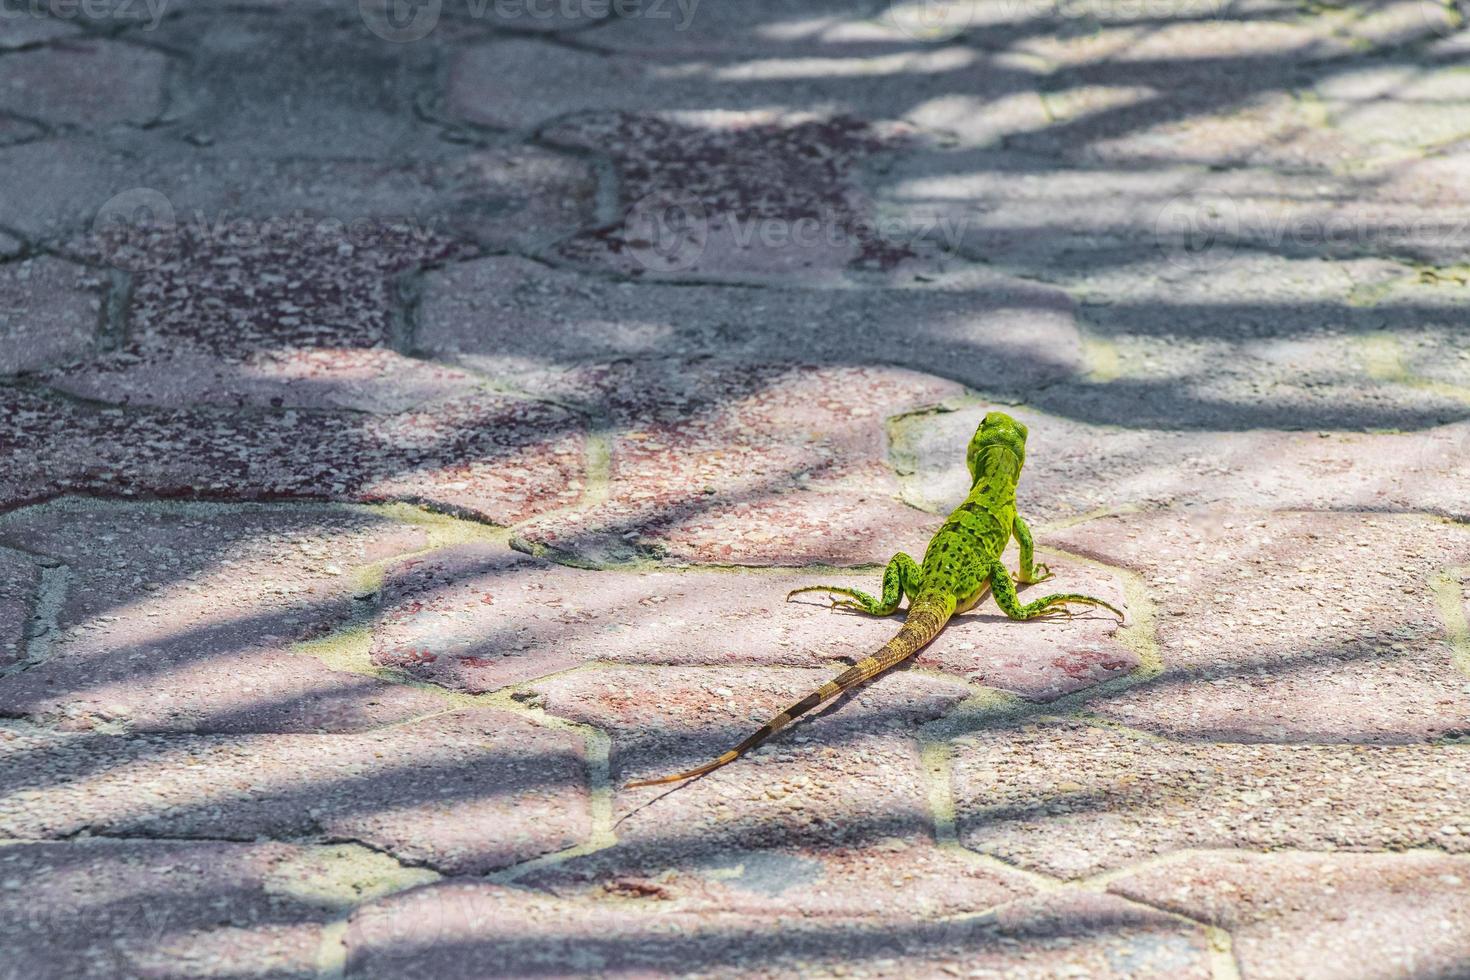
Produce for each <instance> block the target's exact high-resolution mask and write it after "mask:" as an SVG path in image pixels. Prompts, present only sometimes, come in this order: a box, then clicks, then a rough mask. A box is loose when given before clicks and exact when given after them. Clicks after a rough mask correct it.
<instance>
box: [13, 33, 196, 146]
mask: <svg viewBox="0 0 1470 980" xmlns="http://www.w3.org/2000/svg"><path fill="white" fill-rule="evenodd" d="M5 16H6V19H7V20H9V19H11V18H12V17H13V16H14V14H13V13H10V12H7V13H6V15H5ZM21 19H22V20H25V19H26V18H25V17H23V16H22V17H21ZM167 65H168V59H167V58H166V57H165V56H164V55H163V54H162V53H161V52H159V51H157V50H155V49H152V48H145V47H140V46H137V45H132V44H124V43H122V42H120V41H112V40H106V39H101V38H87V39H81V38H69V39H67V40H66V41H65V42H62V43H58V44H52V45H49V46H47V47H41V48H34V49H31V50H24V51H16V52H12V53H9V54H7V55H5V56H4V57H3V58H0V110H6V111H9V112H14V113H17V114H19V115H24V116H28V117H32V118H36V119H40V120H42V121H44V122H46V123H48V124H51V125H68V126H83V127H103V126H110V125H116V124H130V125H134V126H141V125H144V124H146V123H150V122H152V121H153V120H155V119H156V118H157V117H158V116H159V114H160V113H161V112H162V111H163V80H164V73H165V71H166V70H167Z"/></svg>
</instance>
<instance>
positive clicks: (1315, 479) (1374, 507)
mask: <svg viewBox="0 0 1470 980" xmlns="http://www.w3.org/2000/svg"><path fill="white" fill-rule="evenodd" d="M992 408H1000V409H1003V410H1005V411H1007V412H1009V413H1011V414H1012V415H1014V416H1015V417H1016V418H1017V419H1019V420H1021V421H1022V422H1024V423H1026V425H1027V426H1028V428H1029V429H1030V436H1029V439H1028V442H1027V451H1026V467H1025V470H1024V471H1023V472H1022V474H1021V485H1020V488H1019V491H1018V495H1017V500H1018V503H1019V505H1020V510H1021V514H1022V515H1023V516H1025V517H1027V518H1028V519H1030V520H1031V521H1032V522H1033V523H1035V524H1045V523H1047V522H1049V521H1055V520H1060V519H1062V518H1067V517H1075V516H1078V515H1081V514H1087V513H1090V512H1092V511H1096V510H1100V509H1107V510H1118V509H1122V508H1127V507H1135V506H1144V507H1148V508H1162V507H1171V506H1172V507H1209V508H1212V509H1217V510H1251V509H1259V510H1371V511H1395V510H1412V511H1423V512H1427V513H1434V514H1440V515H1443V516H1446V517H1451V518H1455V519H1460V520H1463V519H1465V518H1466V517H1467V516H1470V497H1467V496H1466V494H1465V492H1464V488H1465V486H1466V484H1467V481H1470V422H1459V423H1455V424H1453V425H1440V426H1435V427H1432V428H1429V429H1426V430H1424V431H1422V432H1410V433H1403V434H1369V433H1361V432H1283V431H1274V430H1270V429H1264V430H1252V431H1244V432H1228V431H1226V432H1221V431H1194V432H1191V431H1183V432H1180V431H1159V430H1156V429H1148V428H1138V429H1133V428H1118V427H1115V426H1109V425H1101V424H1092V423H1088V422H1085V421H1079V420H1075V419H1071V418H1066V417H1063V416H1059V415H1054V414H1049V413H1043V412H1038V411H1033V410H1031V409H1027V408H1023V407H1016V406H1007V405H999V404H994V403H988V402H982V403H978V404H975V405H973V406H966V407H964V408H963V409H961V410H960V411H955V412H940V413H937V414H930V415H924V416H914V417H911V418H908V419H904V420H901V421H900V422H899V423H898V424H896V425H895V426H894V427H893V429H894V435H895V440H894V449H893V458H894V464H895V466H897V467H899V468H900V470H901V471H902V472H904V473H905V474H912V475H911V476H909V478H908V479H907V481H906V483H907V486H906V487H905V497H906V499H911V500H914V501H915V502H917V503H921V504H922V505H923V506H925V507H926V508H928V509H930V510H932V511H933V512H935V513H944V512H946V511H947V510H948V509H949V508H951V507H953V506H954V505H955V504H957V503H958V502H959V501H960V500H962V499H963V497H964V493H965V490H966V488H967V487H968V484H967V482H966V470H965V464H964V451H965V445H966V443H967V442H968V441H969V438H970V436H971V435H972V434H973V433H974V431H975V425H976V424H977V423H978V421H979V420H980V419H981V418H983V417H984V415H985V412H986V411H988V410H990V409H992ZM1042 543H1045V539H1044V538H1043V539H1042Z"/></svg>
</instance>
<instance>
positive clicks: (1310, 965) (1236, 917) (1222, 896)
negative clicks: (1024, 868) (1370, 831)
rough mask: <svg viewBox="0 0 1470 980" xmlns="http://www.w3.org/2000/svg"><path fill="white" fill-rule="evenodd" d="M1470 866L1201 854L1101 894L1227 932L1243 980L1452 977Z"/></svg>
mask: <svg viewBox="0 0 1470 980" xmlns="http://www.w3.org/2000/svg"><path fill="white" fill-rule="evenodd" d="M1467 882H1470V859H1467V858H1466V857H1464V856H1462V855H1453V856H1452V855H1445V854H1436V853H1433V852H1413V851H1411V852H1408V853H1405V854H1292V853H1285V854H1270V855H1263V854H1243V853H1231V852H1208V853H1203V854H1197V855H1189V856H1186V857H1183V858H1181V859H1180V860H1178V861H1173V862H1169V863H1167V864H1162V865H1157V866H1154V867H1147V868H1144V869H1141V870H1139V871H1137V872H1134V873H1131V874H1126V875H1124V876H1122V877H1120V878H1117V879H1114V880H1113V881H1111V882H1110V883H1109V885H1108V888H1109V890H1110V891H1113V892H1115V893H1116V894H1120V895H1126V896H1128V897H1130V898H1137V899H1139V900H1141V901H1145V902H1148V903H1149V904H1150V905H1153V906H1155V907H1157V908H1165V909H1168V910H1170V911H1174V912H1179V913H1180V914H1182V915H1188V916H1190V917H1192V918H1195V919H1200V920H1202V921H1205V922H1211V923H1213V924H1215V925H1218V926H1220V927H1222V928H1224V929H1228V930H1230V935H1231V940H1232V942H1231V947H1232V951H1233V952H1234V954H1235V958H1236V961H1237V962H1238V963H1239V964H1240V966H1241V968H1242V970H1243V972H1244V973H1245V974H1247V975H1249V976H1258V977H1270V978H1278V977H1279V978H1283V980H1284V978H1286V977H1292V978H1307V980H1327V978H1347V977H1360V976H1363V975H1365V974H1373V973H1377V974H1394V973H1398V974H1405V973H1409V974H1422V975H1426V976H1436V975H1443V976H1454V975H1455V974H1456V973H1458V972H1461V971H1462V970H1463V969H1464V965H1465V948H1466V944H1467V942H1470V920H1467V919H1470V917H1467V907H1466V901H1465V900H1466V898H1467V887H1470V886H1467Z"/></svg>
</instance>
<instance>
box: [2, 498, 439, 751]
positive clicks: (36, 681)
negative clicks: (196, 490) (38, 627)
mask: <svg viewBox="0 0 1470 980" xmlns="http://www.w3.org/2000/svg"><path fill="white" fill-rule="evenodd" d="M0 542H3V543H5V544H6V545H8V546H10V547H13V548H21V549H24V550H25V551H27V552H30V553H32V554H38V555H42V556H45V557H47V558H50V559H52V560H54V561H58V562H60V563H62V564H63V565H64V567H65V569H66V593H65V596H64V597H63V599H62V601H61V603H60V605H59V607H58V608H57V609H56V610H55V615H56V619H55V623H54V632H53V633H52V635H51V636H50V637H49V638H48V640H47V643H46V651H47V657H46V659H45V660H44V661H42V662H40V663H38V664H35V665H33V666H30V667H29V669H27V670H25V671H24V672H22V673H19V674H15V675H12V676H10V677H4V678H0V712H3V713H4V714H6V715H7V716H10V717H31V718H35V719H38V720H44V721H46V722H49V723H53V724H57V725H59V726H60V727H62V728H67V729H101V730H105V731H145V732H146V731H154V732H167V731H173V732H316V731H328V732H334V731H361V730H364V729H367V728H372V727H376V726H380V725H386V724H391V723H393V722H398V721H403V720H406V719H408V718H413V717H416V716H421V715H427V714H430V713H433V712H436V711H439V710H442V708H443V702H442V701H441V700H440V699H439V698H436V697H434V696H433V695H431V694H427V693H423V692H419V691H416V690H413V689H411V688H405V687H398V686H394V685H390V684H385V683H383V682H381V681H377V680H375V679H373V678H371V677H365V676H361V675H358V674H353V673H348V672H346V671H344V670H334V669H331V668H329V667H328V666H327V665H326V664H324V663H322V662H321V661H319V660H317V659H315V658H313V657H310V656H306V655H304V654H301V653H295V652H293V650H292V647H293V644H295V643H297V642H299V641H301V640H305V639H309V638H314V637H316V636H319V635H321V634H322V633H324V632H326V631H328V630H331V629H334V628H336V627H338V626H339V625H340V624H342V623H343V622H345V621H349V620H350V619H351V618H352V617H353V616H354V615H355V614H356V612H357V604H358V602H359V601H360V600H358V599H356V596H357V594H358V593H360V592H361V591H362V590H363V584H362V575H363V573H364V572H365V571H366V569H367V566H369V565H371V564H372V563H374V562H380V561H384V560H387V559H391V558H393V557H395V556H397V555H399V554H403V553H405V552H411V551H415V550H419V549H422V548H423V547H425V546H426V545H427V544H428V537H427V534H426V532H425V530H424V528H423V527H415V526H413V525H406V524H394V523H391V522H389V521H387V520H384V519H381V518H377V517H373V516H370V515H366V514H361V513H358V514H351V513H347V512H345V511H335V512H332V511H324V510H322V509H295V508H271V509H268V510H266V509H259V508H253V509H252V508H213V507H206V508H200V507H194V508H190V507H179V506H174V507H163V508H160V507H156V506H150V505H144V504H139V505H124V506H103V507H100V508H97V509H87V508H86V507H85V506H80V505H76V504H71V505H67V506H53V507H50V508H47V509H45V510H42V511H31V512H28V513H25V514H21V515H19V516H18V517H15V518H12V519H9V520H7V521H5V522H4V524H3V525H0ZM5 554H9V553H8V552H6V553H5Z"/></svg>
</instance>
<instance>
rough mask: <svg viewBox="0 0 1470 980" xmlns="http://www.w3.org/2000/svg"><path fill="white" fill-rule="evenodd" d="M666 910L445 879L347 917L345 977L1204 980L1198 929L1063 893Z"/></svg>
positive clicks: (1109, 900)
mask: <svg viewBox="0 0 1470 980" xmlns="http://www.w3.org/2000/svg"><path fill="white" fill-rule="evenodd" d="M661 906H662V903H660V902H659V901H658V900H657V898H656V897H653V898H641V899H635V900H628V899H623V898H619V897H614V898H611V899H608V900H602V901H597V900H582V901H566V900H561V899H557V898H553V897H550V896H547V895H544V894H541V893H538V892H535V891H527V890H523V889H517V888H507V887H503V886H497V885H488V884H481V883H468V882H464V883H461V882H446V883H443V884H438V885H434V886H430V887H428V888H422V889H416V890H414V891H412V892H408V893H405V894H403V895H399V896H394V897H391V898H388V899H385V900H382V901H380V902H375V903H373V904H372V905H369V906H366V907H365V908H363V909H361V910H359V911H358V912H356V913H355V914H354V915H353V918H352V921H351V923H350V925H349V927H348V933H347V938H346V943H347V949H348V965H347V975H348V976H349V977H352V978H354V980H358V978H362V980H366V978H373V977H384V978H388V977H392V978H395V980H396V978H408V977H425V978H428V977H467V976H483V975H484V971H485V965H486V964H496V968H495V972H496V973H500V972H503V973H504V974H506V975H511V976H516V975H525V974H527V973H547V974H553V975H562V974H578V975H580V974H586V973H589V972H591V973H595V974H598V975H617V976H623V975H636V976H648V977H662V976H687V975H690V974H691V973H697V974H698V975H700V976H713V977H751V976H755V977H798V976H812V975H813V974H823V975H825V974H827V973H834V972H838V971H840V972H841V974H842V975H852V976H865V975H877V976H895V975H898V976H930V975H935V976H938V975H951V974H953V975H960V976H964V975H967V974H968V975H971V976H978V977H1000V976H1004V977H1016V978H1023V980H1039V978H1054V977H1058V976H1098V977H1105V976H1116V975H1127V976H1130V977H1139V978H1151V980H1164V978H1170V980H1172V978H1179V980H1205V978H1207V977H1209V976H1210V971H1209V968H1208V951H1207V946H1206V943H1205V940H1204V936H1203V935H1202V931H1201V930H1199V929H1198V928H1197V927H1194V926H1191V925H1189V924H1188V923H1185V922H1182V921H1180V920H1179V919H1176V918H1173V917H1170V916H1167V915H1165V914H1164V913H1162V912H1158V911H1155V910H1152V909H1146V908H1143V907H1141V906H1139V905H1137V904H1133V903H1127V902H1124V901H1122V900H1121V899H1119V898H1117V897H1116V896H1110V895H1098V894H1086V893H1082V892H1069V893H1058V894H1054V895H1047V896H1043V897H1040V898H1036V899H1030V900H1025V901H1020V902H1016V903H1013V904H1011V905H1007V906H1005V907H1003V908H1002V909H1000V910H998V911H996V912H995V913H993V914H990V915H985V916H962V917H957V918H954V919H949V920H941V921H933V920H925V919H921V918H917V917H915V916H913V915H912V914H908V915H905V914H894V915H872V916H866V917H858V916H851V915H839V916H831V917H798V916H771V915H738V914H731V913H727V912H715V913H691V912H682V911H677V910H670V909H666V908H663V907H661Z"/></svg>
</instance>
